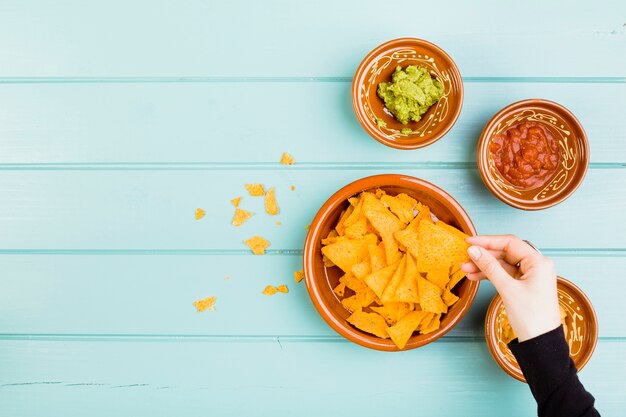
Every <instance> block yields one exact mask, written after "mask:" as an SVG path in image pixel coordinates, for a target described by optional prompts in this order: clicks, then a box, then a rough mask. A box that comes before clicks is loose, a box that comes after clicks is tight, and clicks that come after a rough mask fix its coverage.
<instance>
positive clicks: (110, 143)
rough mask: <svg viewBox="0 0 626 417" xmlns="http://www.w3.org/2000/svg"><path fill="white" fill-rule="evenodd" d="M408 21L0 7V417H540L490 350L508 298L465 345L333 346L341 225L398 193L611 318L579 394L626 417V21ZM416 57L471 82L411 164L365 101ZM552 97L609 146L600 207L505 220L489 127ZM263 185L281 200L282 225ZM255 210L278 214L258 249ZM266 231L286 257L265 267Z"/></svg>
mask: <svg viewBox="0 0 626 417" xmlns="http://www.w3.org/2000/svg"><path fill="white" fill-rule="evenodd" d="M553 3H562V4H553ZM580 3H582V2H580ZM393 5H394V8H397V9H398V10H400V11H401V12H400V13H397V12H394V11H393V10H391V9H389V8H388V7H389V6H388V5H385V3H384V2H373V1H357V0H353V1H336V0H335V1H327V0H324V1H308V2H304V1H300V2H295V1H294V2H291V1H279V0H275V1H266V2H244V1H227V2H226V1H159V2H152V1H134V2H129V1H121V0H109V1H98V2H83V1H78V0H76V1H69V0H62V1H56V2H44V1H29V0H22V1H1V2H0V415H1V416H6V417H18V416H29V417H35V416H60V415H63V416H112V415H117V416H125V415H128V416H191V415H199V414H200V413H202V414H205V415H216V416H218V415H219V416H247V415H270V414H271V415H273V416H295V415H304V416H319V415H346V416H350V415H360V416H376V415H392V414H395V413H402V414H403V415H422V416H481V417H484V416H502V415H507V416H532V415H534V414H535V403H534V401H533V399H532V397H531V394H530V392H529V390H528V388H527V386H526V385H524V384H522V383H519V382H517V381H515V380H513V379H512V378H510V377H508V376H507V375H506V374H505V373H504V372H503V371H501V370H500V368H498V366H497V365H496V363H495V362H494V361H493V360H492V358H491V357H490V355H489V352H488V350H487V347H486V345H485V341H484V337H483V330H482V325H483V318H484V314H485V311H486V307H487V305H488V302H489V301H490V300H491V298H492V296H493V295H494V290H493V288H492V286H491V285H490V284H489V283H486V284H484V285H481V288H480V291H479V295H478V297H477V299H476V301H475V303H474V304H473V306H472V308H471V311H470V312H469V314H468V316H466V318H465V319H464V320H463V321H462V322H461V323H460V324H459V325H458V326H457V327H456V328H455V329H454V330H453V331H452V332H450V333H449V334H448V335H446V336H445V337H444V338H442V339H441V340H439V341H437V342H436V343H433V344H431V345H428V346H426V347H424V348H420V349H417V350H412V351H408V352H401V353H382V352H376V351H372V350H367V349H365V348H362V347H359V346H357V345H355V344H352V343H349V342H347V341H346V340H344V339H343V338H341V337H340V336H338V335H337V334H336V333H334V332H333V331H332V330H331V329H330V328H329V327H328V326H327V325H326V324H325V323H324V322H323V321H322V320H321V318H320V317H319V316H318V315H317V313H316V311H315V309H314V308H313V306H312V304H311V302H310V300H309V298H308V295H307V293H306V290H305V287H304V285H303V283H300V284H296V283H295V282H294V281H293V272H294V271H295V270H298V269H301V249H302V244H303V240H304V237H305V234H306V229H305V226H306V225H308V224H309V223H310V221H311V219H312V217H313V216H314V214H315V213H316V211H317V209H318V208H319V207H320V205H321V204H322V203H323V202H324V201H325V200H326V199H327V198H328V197H329V196H330V195H331V194H332V193H333V192H334V191H335V190H337V189H338V188H340V187H341V186H343V185H345V184H347V183H348V182H351V181H353V180H355V179H357V178H361V177H364V176H368V175H372V174H377V173H405V174H409V175H413V176H416V177H420V178H424V179H426V180H428V181H431V182H433V183H435V184H437V185H439V186H440V187H442V188H443V189H445V190H447V191H448V192H450V193H451V194H452V195H453V196H454V197H455V198H456V199H457V200H458V201H459V202H460V203H461V204H462V205H463V206H464V208H465V209H466V210H467V211H468V213H469V215H470V216H471V217H472V219H473V220H474V223H475V225H476V227H477V229H478V231H479V232H480V233H515V234H518V235H520V236H522V237H524V238H525V239H529V240H530V241H532V242H533V243H535V244H536V245H537V246H539V247H540V248H541V249H542V250H543V251H544V252H545V253H546V254H548V255H549V256H552V257H553V258H554V260H555V262H556V265H557V270H558V272H559V274H560V275H563V276H565V277H567V278H568V279H570V280H572V281H573V282H575V283H576V284H577V285H579V286H580V287H582V289H583V290H584V291H585V292H586V293H587V295H588V296H589V297H590V298H591V300H592V302H593V304H594V306H595V308H596V312H597V314H598V319H599V325H600V339H599V341H598V345H597V348H596V351H595V354H594V356H593V357H592V359H591V361H590V362H589V364H588V365H587V367H586V368H585V369H584V370H583V371H582V372H581V378H582V380H583V382H584V383H585V384H586V386H587V388H588V389H589V390H590V391H591V392H592V393H593V394H594V395H595V397H596V398H597V406H598V408H599V409H600V411H601V412H602V413H603V415H607V416H608V415H621V414H623V410H624V408H625V407H626V383H625V382H624V379H623V378H624V375H625V374H626V361H624V354H625V353H626V324H625V321H624V319H623V317H624V291H623V288H624V284H623V275H624V270H626V222H625V221H624V214H625V213H626V117H624V110H625V109H626V31H625V29H626V28H625V27H624V22H626V3H625V2H623V1H619V0H615V1H604V0H599V1H594V2H585V3H584V5H583V4H581V5H580V6H576V7H574V6H572V3H571V2H545V1H530V2H523V3H519V4H517V3H516V4H508V5H507V4H506V3H504V2H493V1H486V0H485V1H478V2H464V1H458V2H456V3H452V2H435V3H429V4H426V3H424V2H415V1H409V0H397V1H395V2H394V3H393ZM562 6H566V7H562ZM403 36H410V37H420V38H424V39H428V40H430V41H432V42H434V43H436V44H438V45H440V46H441V47H442V48H443V49H445V50H446V51H447V52H448V53H450V55H451V56H452V57H453V58H454V60H455V61H456V63H457V64H458V66H459V68H460V70H461V73H462V75H463V77H464V81H465V102H464V106H463V111H462V113H461V116H460V118H459V120H458V122H457V124H456V125H455V127H454V128H453V129H452V131H451V132H450V133H448V134H447V135H446V136H445V137H444V138H443V139H442V140H440V141H438V142H437V143H435V144H433V145H432V146H429V147H427V148H425V149H422V150H418V151H406V152H403V151H396V150H393V149H390V148H386V147H384V146H382V145H380V144H379V143H378V142H376V141H374V140H373V139H371V138H370V137H369V136H368V135H367V134H366V133H365V132H364V131H363V129H362V128H361V127H360V126H359V124H358V123H357V121H356V118H355V116H354V113H353V111H352V107H351V99H350V82H351V78H352V75H353V73H354V71H355V69H356V67H357V65H358V64H359V62H360V61H361V59H362V58H363V57H364V56H365V55H366V54H367V52H369V51H370V50H371V49H373V48H374V47H375V46H377V45H379V44H380V43H383V42H384V41H387V40H390V39H393V38H397V37H403ZM529 97H542V98H546V99H550V100H554V101H557V102H559V103H561V104H563V105H565V106H566V107H568V108H569V109H571V110H572V111H573V112H574V113H575V114H576V115H577V116H578V118H579V119H580V120H581V122H582V124H583V125H584V127H585V129H586V131H587V133H588V135H589V139H590V144H591V163H590V166H589V171H588V174H587V177H586V179H585V181H584V183H583V184H582V186H581V187H580V189H579V190H578V191H577V192H576V193H575V194H574V195H573V196H572V197H571V198H570V199H568V200H567V201H565V202H564V203H562V204H560V205H558V206H556V207H554V208H551V209H548V210H544V211H539V212H532V213H528V212H522V211H519V210H516V209H513V208H510V207H508V206H506V205H505V204H503V203H501V202H500V201H499V200H497V199H495V198H494V197H493V196H492V195H491V194H490V193H489V192H488V191H487V189H486V188H485V187H484V186H483V184H482V182H481V181H480V178H479V176H478V173H477V170H476V164H475V159H474V149H475V144H476V140H477V138H478V135H479V133H480V131H481V129H482V126H483V125H484V124H485V122H486V121H487V120H488V119H489V118H490V117H491V116H492V115H493V114H494V113H495V112H496V111H498V110H499V109H500V108H502V107H504V106H505V105H507V104H509V103H511V102H514V101H517V100H520V99H524V98H529ZM283 151H288V152H290V153H291V154H292V155H293V156H294V157H295V159H296V161H297V163H296V164H295V165H293V166H291V167H286V166H283V165H280V164H279V163H278V160H279V159H280V156H281V154H282V152H283ZM248 182H262V183H264V184H266V185H267V186H275V187H276V193H277V198H278V202H279V204H280V208H281V213H280V215H278V216H277V217H276V218H270V217H269V216H267V215H265V214H264V213H263V208H262V201H261V199H256V200H255V199H252V198H249V197H245V196H246V195H247V194H246V191H245V189H244V184H245V183H248ZM292 185H293V186H294V187H295V190H294V191H291V189H290V187H291V186H292ZM239 195H243V196H244V200H243V201H242V207H244V208H246V209H249V210H251V211H253V212H256V213H257V215H256V216H254V217H253V218H251V219H250V220H249V221H248V222H247V223H246V224H245V225H243V226H242V227H240V228H235V227H233V226H231V225H230V221H231V218H232V215H233V207H232V206H231V204H230V202H229V200H230V199H231V198H233V197H236V196H239ZM198 207H200V208H203V209H205V210H206V217H205V218H204V219H202V220H200V221H196V220H195V218H194V212H195V210H196V208H198ZM276 221H280V222H281V225H280V226H277V225H276V224H275V222H276ZM255 234H259V235H262V236H264V237H266V238H268V239H269V240H270V241H271V247H270V249H269V251H268V253H267V255H265V256H254V255H252V254H251V253H250V251H249V250H248V249H247V248H246V247H245V246H244V245H243V243H242V241H243V240H244V239H246V238H248V237H250V236H252V235H255ZM225 276H228V277H230V279H228V280H225V279H224V277H225ZM281 283H287V284H288V286H289V289H290V291H289V294H277V295H276V296H273V297H266V296H263V295H261V291H262V289H263V288H264V287H265V285H267V284H273V285H277V284H281ZM209 295H215V296H216V297H217V302H216V305H215V308H216V309H215V312H209V311H207V312H205V313H197V312H196V311H195V309H194V307H193V305H192V302H193V301H195V300H197V299H200V298H204V297H208V296H209Z"/></svg>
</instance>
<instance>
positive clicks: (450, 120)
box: [352, 38, 463, 149]
mask: <svg viewBox="0 0 626 417" xmlns="http://www.w3.org/2000/svg"><path fill="white" fill-rule="evenodd" d="M398 65H400V66H402V67H403V68H404V67H406V66H409V65H418V66H422V67H425V68H427V69H428V70H429V71H430V73H431V75H432V76H433V77H434V78H435V79H437V81H439V82H441V83H442V84H443V87H444V95H443V97H442V98H441V99H440V100H439V101H438V102H437V103H436V104H434V105H433V106H432V107H431V108H430V109H428V111H427V112H426V113H425V114H424V115H423V116H422V119H421V120H420V121H419V122H409V124H406V125H403V124H402V123H400V122H399V121H397V120H396V119H395V117H394V116H393V115H392V114H391V113H390V112H389V111H388V110H387V109H386V108H385V104H384V102H383V100H382V99H381V98H379V97H378V95H377V94H376V90H377V88H378V84H379V83H381V82H389V81H391V75H392V73H393V72H394V71H395V69H396V66H398ZM462 105H463V80H462V79H461V74H460V73H459V69H458V68H457V66H456V64H455V63H454V61H452V58H450V56H449V55H448V54H447V53H445V52H444V51H443V49H441V48H439V47H438V46H437V45H434V44H432V43H430V42H427V41H425V40H422V39H413V38H402V39H395V40H392V41H389V42H387V43H384V44H382V45H380V46H379V47H377V48H376V49H374V50H373V51H372V52H370V53H369V54H368V55H367V56H366V57H365V59H364V60H363V62H361V65H359V68H358V69H357V71H356V74H355V75H354V79H353V81H352V106H353V107H354V112H355V113H356V117H357V119H358V120H359V123H361V126H363V128H364V129H365V131H366V132H367V133H369V134H370V135H371V136H372V137H373V138H374V139H376V140H377V141H379V142H380V143H383V144H385V145H387V146H391V147H393V148H396V149H417V148H422V147H424V146H427V145H430V144H431V143H433V142H435V141H436V140H438V139H440V138H441V137H443V136H444V135H445V134H446V133H447V132H448V131H449V130H450V129H451V128H452V126H453V125H454V123H455V122H456V120H457V119H458V117H459V114H460V113H461V106H462ZM379 118H380V119H382V120H383V121H384V122H385V124H386V127H381V126H378V124H377V123H376V122H377V120H378V119H379ZM403 128H410V129H412V130H413V132H412V133H409V134H403V133H401V130H402V129H403Z"/></svg>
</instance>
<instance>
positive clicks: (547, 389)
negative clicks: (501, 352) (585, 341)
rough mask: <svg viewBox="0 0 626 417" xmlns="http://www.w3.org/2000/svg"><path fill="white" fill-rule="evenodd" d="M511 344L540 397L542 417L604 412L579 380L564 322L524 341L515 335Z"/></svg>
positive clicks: (579, 416) (581, 416)
mask: <svg viewBox="0 0 626 417" xmlns="http://www.w3.org/2000/svg"><path fill="white" fill-rule="evenodd" d="M509 348H510V349H511V352H513V355H515V358H516V359H517V362H518V363H519V365H520V367H521V368H522V372H523V373H524V377H525V378H526V381H527V382H528V386H529V387H530V391H531V392H532V393H533V396H534V397H535V400H537V414H538V415H539V417H547V416H551V417H552V416H562V417H596V416H600V414H599V413H598V411H597V410H596V409H595V408H594V406H593V404H594V401H595V400H594V398H593V396H592V395H591V394H589V393H588V392H587V391H585V388H584V387H583V385H582V384H581V383H580V381H579V380H578V375H576V367H575V366H574V362H573V361H572V359H570V357H569V346H568V344H567V341H566V340H565V335H564V334H563V327H562V326H559V327H557V328H556V329H554V330H552V331H549V332H548V333H545V334H542V335H541V336H537V337H535V338H533V339H530V340H526V341H524V342H522V343H518V342H517V339H515V340H513V341H512V342H511V343H509Z"/></svg>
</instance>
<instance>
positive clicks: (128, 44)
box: [0, 0, 626, 77]
mask: <svg viewBox="0 0 626 417" xmlns="http://www.w3.org/2000/svg"><path fill="white" fill-rule="evenodd" d="M394 7H396V9H395V10H402V13H400V14H395V15H394V17H393V21H392V22H391V23H389V22H386V21H382V20H381V19H383V18H382V17H381V16H383V15H384V13H385V9H384V7H383V6H381V4H380V2H375V1H371V0H369V1H366V2H364V1H357V0H352V1H349V2H342V3H341V4H338V3H337V2H335V1H332V0H324V1H318V2H310V3H308V4H307V3H300V2H298V3H285V2H281V1H273V2H263V3H250V2H246V1H244V0H238V1H229V2H210V3H207V2H204V1H202V0H195V1H187V2H185V5H184V6H181V4H180V2H177V1H173V0H170V1H163V2H159V5H158V7H155V6H154V4H153V3H151V2H148V1H137V2H132V4H129V3H128V2H126V1H122V0H115V1H106V2H104V1H101V2H97V3H94V2H89V3H84V2H80V1H78V0H66V1H58V2H54V3H49V4H46V3H41V2H38V1H36V0H30V1H20V2H17V3H4V4H2V5H0V39H3V47H2V50H0V62H2V63H3V65H2V68H1V69H0V77H67V76H70V77H72V76H79V77H82V76H86V77H90V76H107V77H111V76H113V77H115V76H118V77H129V76H130V77H136V76H140V77H144V76H170V77H188V76H241V77H258V76H278V77H283V76H301V77H319V76H331V77H332V76H343V77H345V76H348V77H349V76H352V75H353V73H354V71H355V69H356V67H357V65H358V64H359V62H360V61H361V59H362V58H363V57H364V56H365V54H367V53H368V52H369V51H370V50H371V49H372V48H374V47H375V46H377V45H378V44H380V43H382V42H384V41H387V40H389V39H393V38H398V37H405V36H413V37H421V38H424V39H429V40H431V41H433V42H435V43H437V44H439V45H440V46H441V47H443V48H444V49H446V50H447V51H448V52H449V53H450V54H451V55H452V57H453V58H454V59H455V60H456V62H457V64H458V65H459V67H460V69H461V72H462V74H463V75H464V76H524V77H528V76H557V77H577V76H580V77H582V76H605V77H606V76H613V77H624V75H625V74H624V68H626V46H625V43H624V29H623V26H622V25H623V23H624V21H623V16H624V14H625V13H626V6H624V2H622V1H619V0H600V1H596V2H593V3H587V4H577V5H576V6H573V7H571V8H563V7H562V5H560V4H558V3H554V4H552V3H546V2H542V1H539V0H534V1H529V2H526V3H525V6H524V7H518V8H515V10H514V12H513V13H511V12H509V11H506V10H504V9H503V8H501V7H493V6H492V5H488V6H484V7H481V6H478V5H475V3H468V2H462V1H455V2H445V3H441V2H440V3H438V4H437V5H436V6H435V7H433V10H431V13H432V14H433V15H435V16H437V18H434V19H431V18H419V16H423V15H424V6H423V5H422V4H419V3H416V2H412V1H410V0H401V1H399V2H396V3H394ZM537 13H540V14H541V15H542V16H551V17H553V18H551V19H550V20H549V24H547V23H546V21H545V20H544V19H538V18H537ZM469 16H471V18H469ZM26 28H27V29H26Z"/></svg>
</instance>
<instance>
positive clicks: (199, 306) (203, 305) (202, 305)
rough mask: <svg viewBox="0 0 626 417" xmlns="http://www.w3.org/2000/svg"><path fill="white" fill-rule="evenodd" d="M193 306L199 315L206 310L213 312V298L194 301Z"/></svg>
mask: <svg viewBox="0 0 626 417" xmlns="http://www.w3.org/2000/svg"><path fill="white" fill-rule="evenodd" d="M193 305H194V306H195V307H196V310H198V312H199V313H202V312H203V311H204V310H206V309H207V308H208V309H209V310H211V311H215V307H214V305H215V296H211V297H208V298H205V299H202V300H198V301H194V302H193Z"/></svg>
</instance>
